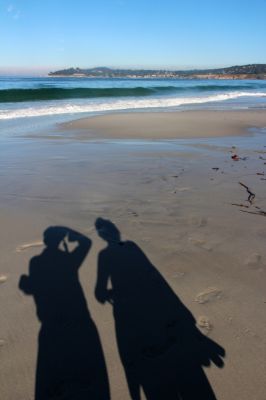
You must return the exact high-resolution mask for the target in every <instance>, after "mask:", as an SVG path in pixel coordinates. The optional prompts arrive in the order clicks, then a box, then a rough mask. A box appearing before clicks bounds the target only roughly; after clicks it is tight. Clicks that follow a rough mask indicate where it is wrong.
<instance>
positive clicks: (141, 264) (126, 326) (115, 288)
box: [95, 218, 225, 400]
mask: <svg viewBox="0 0 266 400" xmlns="http://www.w3.org/2000/svg"><path fill="white" fill-rule="evenodd" d="M95 226H96V229H97V231H98V234H99V236H100V237H101V238H102V239H103V240H105V241H106V242H107V247H106V248H105V249H103V250H102V251H101V252H100V254H99V258H98V278H97V283H96V288H95V295H96V298H97V300H98V301H99V302H101V303H105V302H106V301H108V302H110V303H111V304H112V305H113V312H114V319H115V329H116V337H117V345H118V349H119V353H120V358H121V361H122V364H123V367H124V370H125V375H126V379H127V383H128V387H129V391H130V395H131V398H132V399H133V400H140V398H141V396H140V389H141V388H142V389H143V391H144V393H145V396H146V399H148V400H174V399H176V400H177V399H180V400H196V399H200V400H214V399H216V397H215V394H214V392H213V390H212V388H211V386H210V383H209V382H208V379H207V377H206V375H205V373H204V371H203V368H202V367H203V366H209V365H210V363H211V361H213V362H214V363H215V364H216V365H217V366H218V367H220V368H221V367H222V366H223V360H222V357H223V356H224V355H225V351H224V349H223V348H222V347H220V346H219V345H218V344H216V343H215V342H213V341H212V340H211V339H209V338H207V337H206V336H204V335H202V333H201V332H200V331H199V330H198V329H197V327H196V322H195V319H194V317H193V315H192V314H191V312H190V311H189V310H188V309H187V308H186V307H185V306H184V304H182V302H181V301H180V300H179V298H178V297H177V296H176V294H175V293H174V292H173V290H172V289H171V288H170V286H169V285H168V284H167V282H166V281H165V280H164V278H163V277H162V276H161V275H160V273H159V272H158V271H157V270H156V268H155V267H154V266H153V265H152V264H151V262H150V261H149V260H148V258H147V257H146V256H145V254H144V253H143V252H142V250H141V249H140V248H139V247H138V246H137V245H136V244H135V243H134V242H131V241H125V242H122V241H121V239H120V233H119V230H118V229H117V227H116V226H115V225H114V224H113V223H112V222H110V221H108V220H104V219H102V218H98V219H97V220H96V223H95ZM110 286H111V287H110ZM109 287H110V288H109Z"/></svg>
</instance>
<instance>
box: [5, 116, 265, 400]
mask: <svg viewBox="0 0 266 400" xmlns="http://www.w3.org/2000/svg"><path fill="white" fill-rule="evenodd" d="M208 114H209V112H208ZM247 114H249V113H247ZM251 114H252V115H254V118H255V115H258V120H257V122H256V123H255V121H254V126H261V125H263V123H264V122H263V118H264V116H263V115H262V113H261V112H258V114H256V113H255V112H254V113H253V112H252V113H251ZM141 115H142V114H141ZM141 115H140V114H138V116H137V117H136V116H135V115H134V116H132V117H131V118H132V120H134V119H135V118H139V116H141ZM180 115H181V114H180ZM197 115H200V114H197ZM215 115H216V112H215V114H213V121H215V118H216V117H215ZM221 115H224V116H225V115H229V114H221ZM234 115H238V114H237V113H236V114H235V113H234ZM241 115H245V114H244V113H242V114H241ZM259 115H260V117H259ZM112 118H113V119H114V120H115V121H118V119H119V118H120V116H113V117H112V116H106V117H97V118H94V119H92V120H91V121H92V122H93V121H95V124H96V122H97V121H99V124H100V121H107V120H112ZM123 118H125V117H124V116H123ZM141 118H147V115H146V114H145V115H144V114H143V117H142V116H141ZM158 118H159V116H158ZM162 118H168V114H167V115H166V116H164V115H163V116H162ZM170 118H185V117H179V116H178V115H177V117H174V116H172V117H170ZM202 118H203V117H202ZM247 118H248V117H247ZM221 120H222V118H221ZM244 120H245V123H244V124H243V125H242V127H243V126H244V125H245V126H249V123H248V119H245V117H244ZM88 123H89V122H88V121H85V122H83V121H78V122H73V123H72V125H71V130H72V131H71V132H72V134H71V135H68V134H67V135H66V138H65V139H64V137H62V136H61V137H60V140H56V139H55V138H53V137H52V138H50V137H48V136H47V138H44V137H41V138H40V137H38V135H36V137H34V138H31V139H29V138H19V139H16V138H13V139H10V140H8V141H6V142H2V143H1V145H2V149H3V152H2V155H1V159H0V171H1V181H0V218H1V227H2V229H1V241H0V253H1V261H0V315H1V324H0V352H1V363H0V386H1V395H2V396H3V399H12V400H21V399H34V385H35V374H36V365H37V364H36V360H37V353H38V334H39V329H40V326H41V323H40V320H39V318H38V316H37V314H36V307H35V304H34V296H32V295H31V294H29V295H26V294H25V293H24V292H23V291H22V290H21V289H20V288H19V286H18V285H19V282H20V279H21V276H22V275H26V276H28V275H29V263H30V260H31V259H32V257H34V256H36V255H40V254H41V253H42V251H43V250H44V248H45V246H44V244H43V232H44V231H45V230H46V229H47V228H48V227H49V226H55V225H56V226H58V225H59V226H64V227H68V228H71V229H74V230H75V231H78V232H80V233H82V234H83V235H85V236H87V237H88V238H90V239H91V241H92V246H91V248H90V251H89V253H88V255H87V256H86V258H85V259H84V261H83V263H82V265H81V266H80V269H79V275H78V279H79V281H80V285H81V289H82V291H83V293H84V297H85V299H86V302H87V307H88V310H89V312H90V318H91V319H92V320H93V321H94V323H95V326H96V327H97V331H98V335H99V340H100V343H101V347H102V350H103V353H104V358H105V363H106V367H107V374H108V380H109V385H110V393H111V398H112V399H115V400H127V399H130V395H129V389H128V386H127V379H126V377H125V373H124V369H123V366H122V363H121V360H120V356H119V352H118V343H117V339H116V332H115V321H114V314H113V311H114V310H113V307H114V306H113V304H112V302H111V301H110V302H105V303H103V304H102V303H101V302H99V300H97V298H96V297H95V285H96V281H97V275H98V273H97V264H98V256H99V252H100V251H101V250H103V249H104V248H106V242H105V240H103V239H102V238H101V237H100V236H99V234H98V233H99V232H97V230H96V228H95V221H96V220H97V218H99V217H101V218H104V219H108V220H111V221H112V222H113V223H114V224H115V225H116V227H117V228H118V229H119V231H120V233H121V240H122V241H123V242H126V241H131V242H134V243H135V244H137V245H138V247H139V249H141V251H142V252H143V253H144V254H145V255H146V257H147V258H148V260H149V262H150V263H151V264H152V266H153V267H154V268H155V269H156V270H157V272H158V273H159V274H160V275H159V276H160V278H159V279H160V280H162V279H164V280H165V281H166V282H167V284H168V285H169V288H170V289H171V291H172V292H171V293H174V294H175V296H176V297H177V298H178V299H179V304H182V309H184V308H183V307H185V308H186V309H187V310H188V311H189V312H190V313H191V314H192V315H193V318H194V319H195V322H196V327H197V329H198V330H199V331H200V332H202V334H204V335H205V336H206V337H207V338H208V340H212V341H214V342H216V343H217V344H219V346H221V347H222V348H223V349H224V351H225V353H226V354H225V357H224V367H223V368H218V367H217V366H215V364H214V363H213V362H211V365H210V366H209V367H203V368H204V371H205V374H206V375H207V377H208V380H209V383H210V385H211V387H212V390H213V391H214V393H215V396H216V398H217V399H219V400H223V399H225V400H231V399H232V400H233V399H236V398H239V399H241V400H250V399H252V400H253V399H254V400H264V398H265V390H266V388H265V374H266V362H265V360H266V353H265V349H266V339H265V338H266V330H265V327H266V317H265V315H266V314H265V302H266V298H265V278H266V250H265V239H266V228H265V221H266V219H265V216H264V214H263V212H264V211H266V202H265V199H266V186H265V185H266V181H265V178H266V176H264V175H263V174H264V173H266V165H265V162H266V148H265V145H266V144H265V131H264V132H263V131H261V132H258V133H257V134H256V135H254V136H249V135H245V136H238V137H237V136H235V137H224V138H212V139H205V140H204V139H195V138H194V139H192V140H188V139H186V140H182V139H180V140H171V141H169V142H168V141H159V140H155V141H147V140H146V141H141V140H138V141H134V140H124V141H123V140H118V141H108V140H106V139H104V140H84V139H85V138H87V136H86V135H87V133H86V132H87V131H86V129H87V124H88ZM147 123H148V122H147ZM191 123H192V122H191ZM230 123H231V122H230ZM234 123H236V122H234ZM76 124H85V125H84V130H85V131H86V132H85V133H81V131H80V130H77V131H76V132H75V134H74V133H73V129H74V127H75V129H76V128H77V126H79V127H82V126H83V125H82V126H80V125H76ZM97 124H98V122H97ZM97 124H96V125H97ZM193 124H196V122H195V121H194V122H193ZM202 124H203V123H202ZM106 125H108V124H107V122H106ZM251 125H252V124H251ZM99 126H100V125H99ZM136 126H137V125H136ZM193 126H196V125H193ZM202 126H203V125H202ZM242 127H239V128H238V129H239V130H238V129H233V127H232V131H230V132H231V134H232V135H237V134H239V133H240V131H241V130H242ZM91 129H92V128H91ZM93 129H94V128H93ZM99 129H100V128H99ZM114 129H115V128H114ZM130 129H131V132H133V128H130ZM209 129H211V128H209ZM97 132H98V131H97ZM104 132H105V131H104V130H103V136H102V137H104V138H105V137H107V135H108V132H107V127H106V132H105V133H104ZM110 132H111V133H110V135H111V137H112V138H113V137H116V135H115V134H113V133H112V131H111V130H110ZM113 132H114V131H113ZM119 132H122V130H121V131H119ZM146 132H147V131H146ZM97 134H98V133H97ZM120 134H122V133H120ZM197 134H198V131H197V130H193V131H191V135H197ZM97 137H98V136H97ZM127 137H128V138H130V137H131V136H130V134H129V136H127ZM136 137H138V136H136ZM148 137H151V136H149V135H148ZM166 137H167V135H166ZM146 138H147V137H146ZM234 154H237V155H238V156H239V157H240V159H239V161H234V160H233V159H232V156H233V155H234ZM239 182H242V183H244V184H245V185H246V186H247V187H248V188H249V189H250V191H251V192H252V193H254V194H255V198H254V199H253V200H252V201H251V202H250V201H248V197H249V193H248V192H247V190H246V189H245V187H243V186H241V185H240V184H239ZM75 245H77V242H74V243H72V242H70V243H68V246H69V251H71V250H72V249H74V246H75ZM119 246H120V245H119V244H118V247H119ZM125 268H126V265H125ZM133 274H134V272H133ZM63 278H64V277H63V276H62V282H64V280H63ZM46 279H47V285H48V286H49V285H50V283H51V282H53V280H54V274H53V272H49V276H47V277H46ZM49 282H50V283H49ZM46 289H47V288H46ZM170 289H168V293H170ZM131 291H132V293H133V296H134V295H135V296H137V295H138V294H139V288H138V286H137V285H136V284H135V285H134V287H132V288H131ZM48 292H49V289H48ZM171 296H172V294H171ZM180 302H181V303H180ZM154 304H156V303H154ZM164 304H167V303H165V302H164ZM139 311H142V312H143V310H142V308H140V309H136V307H135V308H133V310H132V308H131V312H134V316H135V317H134V318H137V317H136V313H137V315H138V314H139ZM147 316H148V315H147ZM149 318H150V316H149ZM192 321H193V319H192ZM170 322H171V323H172V322H173V321H169V323H170ZM127 323H129V320H128V317H127ZM153 323H154V324H155V323H156V320H155V322H154V321H153ZM119 324H121V321H120V320H118V319H117V320H116V328H117V327H119ZM152 326H154V325H152ZM155 326H156V325H155ZM171 326H172V325H170V328H171ZM146 328H147V329H148V327H146ZM158 329H159V327H158ZM171 329H172V328H171ZM155 330H156V329H155ZM124 332H125V331H124ZM125 334H126V333H125ZM51 337H52V338H53V335H52V336H51ZM66 337H67V338H70V340H69V342H68V346H66V347H67V348H65V353H66V354H72V350H73V352H74V353H75V348H77V349H79V351H80V343H83V342H82V341H79V338H78V337H75V335H74V336H73V337H72V336H71V335H70V333H68V334H67V335H66ZM51 340H53V339H51ZM151 344H152V339H151ZM175 346H176V344H174V345H173V348H170V353H167V351H169V348H168V347H167V346H166V347H165V354H164V347H162V348H161V347H160V348H159V350H160V351H157V352H156V351H154V348H153V347H152V346H151V349H149V348H148V355H149V354H150V353H152V354H151V356H152V357H154V358H152V357H151V360H154V361H152V363H155V364H156V363H157V364H156V365H159V366H161V367H162V366H164V368H166V366H165V365H166V364H164V363H165V362H166V357H167V354H171V352H174V349H176V347H175ZM70 350H71V353H69V351H70ZM155 350H156V348H155ZM123 354H125V353H123ZM57 356H58V354H57ZM207 358H208V357H207ZM149 362H150V361H149ZM220 367H221V365H220ZM166 371H167V368H166ZM191 385H192V386H193V377H191ZM143 398H145V396H144V395H143ZM190 399H191V398H190Z"/></svg>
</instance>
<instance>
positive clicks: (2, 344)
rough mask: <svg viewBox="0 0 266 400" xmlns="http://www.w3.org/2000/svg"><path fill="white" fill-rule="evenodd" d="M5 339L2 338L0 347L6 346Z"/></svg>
mask: <svg viewBox="0 0 266 400" xmlns="http://www.w3.org/2000/svg"><path fill="white" fill-rule="evenodd" d="M4 344H5V341H4V340H3V339H0V347H2V346H4Z"/></svg>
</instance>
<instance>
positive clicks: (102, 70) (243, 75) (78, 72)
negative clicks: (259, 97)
mask: <svg viewBox="0 0 266 400" xmlns="http://www.w3.org/2000/svg"><path fill="white" fill-rule="evenodd" d="M48 75H49V76H52V77H70V78H71V77H73V78H129V79H131V78H132V79H134V78H135V79H139V78H154V79H156V78H157V79H158V78H160V79H163V78H176V79H266V64H248V65H240V66H239V65H236V66H233V67H226V68H216V69H202V70H201V69H194V70H176V71H174V70H164V69H160V70H159V69H158V70H157V69H154V70H153V69H116V68H107V67H96V68H67V69H62V70H59V71H54V72H50V73H49V74H48Z"/></svg>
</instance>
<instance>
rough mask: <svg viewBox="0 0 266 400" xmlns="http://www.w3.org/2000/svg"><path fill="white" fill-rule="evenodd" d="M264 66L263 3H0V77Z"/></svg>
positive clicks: (204, 0) (116, 0)
mask: <svg viewBox="0 0 266 400" xmlns="http://www.w3.org/2000/svg"><path fill="white" fill-rule="evenodd" d="M249 63H266V0H253V1H252V2H251V1H250V0H242V1H240V0H238V1H236V0H230V1H229V0H223V1H216V0H182V1H179V0H164V1H163V0H161V1H158V0H153V1H152V0H98V1H97V0H93V1H92V0H75V1H73V0H72V1H71V0H14V1H11V2H10V1H3V0H0V72H10V73H17V72H19V71H22V72H26V71H31V72H38V73H41V72H48V71H51V70H56V69H60V68H65V67H81V68H82V67H83V68H84V67H94V66H109V67H133V68H137V67H148V68H168V69H175V68H176V69H179V68H180V69H187V68H206V67H220V66H230V65H242V64H249Z"/></svg>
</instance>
